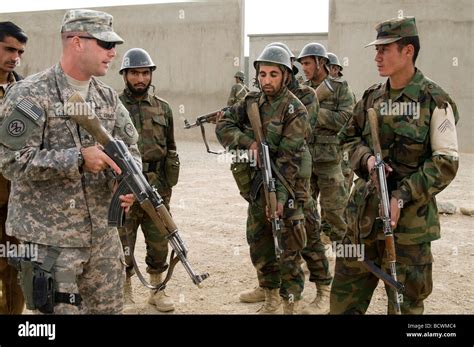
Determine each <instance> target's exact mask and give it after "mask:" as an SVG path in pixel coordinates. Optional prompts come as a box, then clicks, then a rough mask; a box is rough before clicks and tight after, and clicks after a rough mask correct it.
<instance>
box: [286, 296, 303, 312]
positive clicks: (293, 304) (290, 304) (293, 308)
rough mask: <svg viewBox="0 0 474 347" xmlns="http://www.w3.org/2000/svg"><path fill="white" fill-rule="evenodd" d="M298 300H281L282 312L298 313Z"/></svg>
mask: <svg viewBox="0 0 474 347" xmlns="http://www.w3.org/2000/svg"><path fill="white" fill-rule="evenodd" d="M300 302H301V301H300V300H298V301H293V300H288V299H284V300H283V314H299V313H300V311H299V308H300Z"/></svg>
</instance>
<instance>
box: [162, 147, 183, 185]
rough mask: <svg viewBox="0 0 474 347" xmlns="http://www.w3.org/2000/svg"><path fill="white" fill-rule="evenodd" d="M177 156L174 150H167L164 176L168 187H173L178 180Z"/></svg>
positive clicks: (178, 165) (178, 164)
mask: <svg viewBox="0 0 474 347" xmlns="http://www.w3.org/2000/svg"><path fill="white" fill-rule="evenodd" d="M179 167H180V162H179V156H178V153H177V152H176V151H174V150H169V151H168V154H167V155H166V160H165V176H166V183H167V184H168V187H174V186H175V185H176V184H177V183H178V178H179Z"/></svg>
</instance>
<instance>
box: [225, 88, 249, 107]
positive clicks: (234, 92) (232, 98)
mask: <svg viewBox="0 0 474 347" xmlns="http://www.w3.org/2000/svg"><path fill="white" fill-rule="evenodd" d="M248 92H249V89H248V88H247V86H246V85H245V84H244V83H243V82H241V83H236V84H234V85H233V86H232V88H231V90H230V95H229V98H228V99H227V106H232V105H234V104H236V103H237V102H239V101H240V100H243V98H245V95H247V93H248Z"/></svg>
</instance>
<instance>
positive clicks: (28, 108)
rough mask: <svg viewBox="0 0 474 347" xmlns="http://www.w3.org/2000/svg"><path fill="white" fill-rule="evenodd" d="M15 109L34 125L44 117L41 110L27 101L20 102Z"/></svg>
mask: <svg viewBox="0 0 474 347" xmlns="http://www.w3.org/2000/svg"><path fill="white" fill-rule="evenodd" d="M16 109H17V110H18V111H20V112H21V113H23V115H24V116H25V117H28V118H29V119H31V120H32V121H33V122H35V123H37V122H38V119H40V118H41V117H43V115H44V113H43V110H42V109H41V108H39V107H38V106H36V105H35V104H34V103H32V102H31V101H30V100H28V99H23V100H21V101H20V102H19V103H18V105H16Z"/></svg>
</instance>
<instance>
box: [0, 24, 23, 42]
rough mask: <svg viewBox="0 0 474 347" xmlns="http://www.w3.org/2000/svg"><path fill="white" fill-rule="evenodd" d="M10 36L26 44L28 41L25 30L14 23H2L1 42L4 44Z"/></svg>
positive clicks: (0, 28) (0, 25)
mask: <svg viewBox="0 0 474 347" xmlns="http://www.w3.org/2000/svg"><path fill="white" fill-rule="evenodd" d="M8 36H11V37H14V38H15V39H17V40H18V41H19V42H21V43H26V42H27V41H28V36H26V34H25V32H24V31H23V29H21V28H20V27H19V26H17V25H15V24H13V23H12V22H0V41H1V42H3V40H5V37H8Z"/></svg>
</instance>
